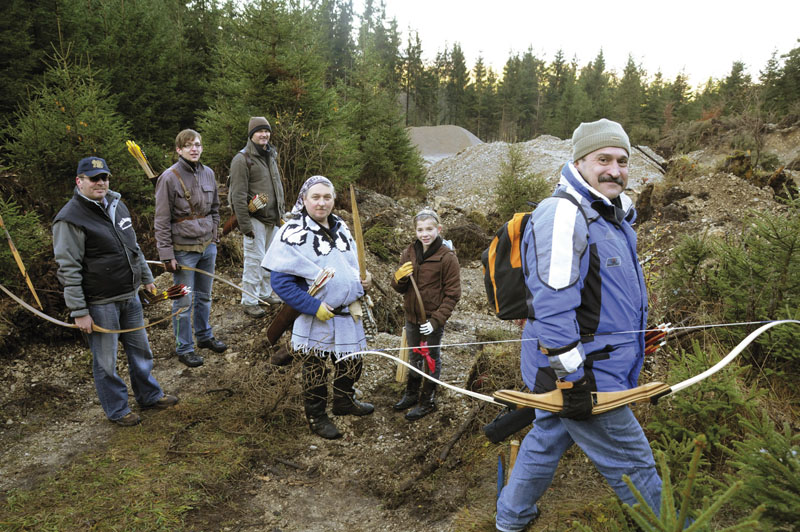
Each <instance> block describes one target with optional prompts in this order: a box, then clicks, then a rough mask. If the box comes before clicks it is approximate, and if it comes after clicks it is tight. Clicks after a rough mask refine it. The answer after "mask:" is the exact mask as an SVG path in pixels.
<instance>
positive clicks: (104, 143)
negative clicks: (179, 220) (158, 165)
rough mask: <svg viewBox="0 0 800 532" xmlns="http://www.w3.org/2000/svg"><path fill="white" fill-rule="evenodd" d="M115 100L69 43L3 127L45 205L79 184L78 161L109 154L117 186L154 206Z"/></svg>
mask: <svg viewBox="0 0 800 532" xmlns="http://www.w3.org/2000/svg"><path fill="white" fill-rule="evenodd" d="M116 103H117V102H116V100H115V98H114V97H112V96H111V95H110V91H109V89H108V88H107V87H106V86H105V85H104V84H103V83H102V82H100V81H98V79H97V77H96V71H95V70H94V69H93V68H92V67H90V65H88V64H87V63H86V62H77V61H75V60H74V58H73V57H72V54H71V53H70V51H69V49H68V47H66V46H64V47H62V48H60V49H59V51H57V52H55V53H54V55H53V58H52V59H51V60H50V63H49V68H48V70H47V71H46V72H45V75H44V78H43V81H42V83H41V85H40V86H39V87H38V88H36V89H35V90H34V91H33V93H32V95H31V97H30V99H29V100H28V102H27V103H26V104H24V105H23V106H22V107H21V108H20V110H19V112H18V113H17V117H16V120H15V124H14V125H13V126H11V127H10V128H8V129H6V130H5V131H4V136H6V137H7V138H9V139H11V141H10V142H9V143H8V145H7V149H8V152H9V157H10V159H11V163H12V164H13V165H14V167H15V168H16V169H17V171H18V172H19V174H20V176H21V177H22V178H23V179H24V181H25V183H26V186H28V187H29V189H30V191H31V193H32V195H35V196H37V197H39V198H40V199H41V203H42V205H43V206H51V207H52V208H57V206H60V205H62V204H63V203H64V201H66V199H67V198H68V197H69V196H70V195H71V193H72V190H73V188H74V186H75V181H74V179H71V178H72V177H74V176H75V169H76V168H77V166H78V161H79V160H80V159H82V158H84V157H88V156H91V155H95V156H98V157H102V158H104V159H106V161H107V162H108V165H109V167H110V168H111V172H112V174H113V176H114V177H113V186H112V188H113V189H114V190H117V191H120V192H122V193H123V195H124V196H126V201H127V202H128V204H129V205H132V206H133V207H134V209H135V210H137V211H138V214H145V213H146V210H147V209H151V208H152V200H151V198H152V188H151V187H150V184H149V182H148V181H147V179H146V178H145V176H144V174H143V173H142V172H141V171H140V170H138V167H136V168H134V167H135V166H136V163H135V161H134V159H133V158H132V157H131V156H130V155H128V154H127V153H126V148H125V140H126V139H128V138H129V131H130V130H129V128H128V125H127V124H126V123H125V121H124V120H123V118H122V117H121V116H120V115H119V114H118V113H117V112H116V111H115V107H116ZM148 189H150V190H148ZM139 207H141V208H139ZM52 214H54V212H51V213H48V216H51V215H52Z"/></svg>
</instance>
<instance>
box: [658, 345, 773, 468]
mask: <svg viewBox="0 0 800 532" xmlns="http://www.w3.org/2000/svg"><path fill="white" fill-rule="evenodd" d="M719 358H720V357H718V356H717V349H716V348H715V347H713V346H712V347H710V348H709V349H708V352H706V351H704V350H703V349H701V348H700V345H699V344H698V343H697V342H693V345H692V349H691V350H690V351H684V350H681V351H680V353H679V356H678V358H677V359H675V360H673V361H672V363H671V364H670V368H669V375H670V379H671V380H674V381H676V382H680V381H683V380H685V379H687V378H689V377H692V376H694V375H697V374H699V373H700V372H702V371H704V370H706V369H708V368H709V367H710V366H711V365H713V364H714V363H715V362H716V361H717V360H718V359H719ZM744 371H746V368H742V367H737V366H735V365H734V364H729V365H728V366H726V367H725V368H724V369H722V370H721V371H719V372H718V373H716V374H715V375H714V376H712V377H709V378H707V379H705V380H703V381H701V382H699V383H697V384H695V385H694V386H692V387H690V388H687V389H686V390H684V391H682V392H680V393H678V394H675V395H674V396H672V398H671V399H670V400H669V403H665V404H664V406H663V407H662V408H659V409H657V410H656V412H655V415H654V417H653V421H651V422H650V423H649V424H648V429H650V430H652V431H653V432H655V433H656V434H657V435H663V437H664V439H665V440H666V441H669V440H675V441H687V440H693V439H695V438H696V437H697V436H698V435H699V434H701V433H705V434H706V437H707V439H708V443H709V446H710V454H711V456H712V458H713V460H712V463H714V464H720V463H721V460H720V458H721V457H722V449H721V447H720V446H721V445H722V446H724V445H730V442H731V441H732V440H734V439H741V437H742V435H743V430H742V426H741V422H740V420H741V419H742V418H745V419H747V418H751V417H753V412H754V410H755V408H756V401H755V399H756V398H757V397H758V396H759V395H760V393H759V392H752V391H747V390H745V389H743V388H742V386H741V385H740V384H739V382H738V380H739V379H738V377H739V376H740V375H741V374H742V373H743V372H744Z"/></svg>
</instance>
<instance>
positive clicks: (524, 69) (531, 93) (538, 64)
mask: <svg viewBox="0 0 800 532" xmlns="http://www.w3.org/2000/svg"><path fill="white" fill-rule="evenodd" d="M542 68H543V62H542V61H541V60H539V59H537V58H536V56H534V55H533V50H532V49H531V48H528V51H527V52H525V53H524V54H522V58H521V60H520V64H519V76H520V85H519V109H520V113H519V116H518V117H517V130H518V131H519V132H520V138H521V139H524V140H527V139H531V138H533V137H535V136H536V135H538V134H539V131H540V129H541V124H540V119H541V106H542V94H541V89H540V78H541V73H542V72H541V71H542Z"/></svg>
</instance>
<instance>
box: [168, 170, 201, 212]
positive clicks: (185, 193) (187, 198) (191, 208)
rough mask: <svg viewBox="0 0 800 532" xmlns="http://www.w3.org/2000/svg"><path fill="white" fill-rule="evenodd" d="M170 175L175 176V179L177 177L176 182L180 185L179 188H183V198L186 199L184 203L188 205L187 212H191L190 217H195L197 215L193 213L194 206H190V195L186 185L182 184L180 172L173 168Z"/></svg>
mask: <svg viewBox="0 0 800 532" xmlns="http://www.w3.org/2000/svg"><path fill="white" fill-rule="evenodd" d="M172 173H173V174H175V177H177V178H178V181H180V183H181V187H182V188H183V197H184V198H186V203H188V204H189V211H191V213H192V216H197V214H196V213H195V212H194V205H192V193H191V191H190V190H189V189H188V188H187V187H186V183H184V182H183V178H182V177H181V174H180V172H178V170H177V169H176V168H173V169H172Z"/></svg>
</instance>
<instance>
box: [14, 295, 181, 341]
mask: <svg viewBox="0 0 800 532" xmlns="http://www.w3.org/2000/svg"><path fill="white" fill-rule="evenodd" d="M0 290H2V291H3V292H5V293H6V295H8V297H10V298H11V299H13V300H14V301H16V302H17V303H19V304H20V305H22V307H23V308H25V309H26V310H28V311H30V312H32V313H34V314H36V315H37V316H39V317H40V318H42V319H44V320H47V321H49V322H50V323H54V324H56V325H59V326H61V327H66V328H68V329H77V328H78V326H77V325H76V324H74V323H67V322H65V321H61V320H59V319H58V318H54V317H52V316H49V315H47V314H45V313H44V312H42V311H40V310H38V309H36V308H35V307H32V306H31V305H29V304H27V303H26V302H25V301H23V300H22V299H20V298H19V297H17V296H15V295H14V294H13V293H12V292H11V291H9V290H8V288H6V287H5V286H3V285H2V284H0ZM187 308H189V307H181V308H179V309H178V310H176V311H175V312H173V313H172V314H170V315H169V316H167V317H165V318H161V319H160V320H157V321H154V322H151V323H147V324H145V325H142V326H140V327H134V328H132V329H106V328H105V327H100V326H99V325H97V324H96V323H92V330H93V331H96V332H101V333H114V334H122V333H128V332H134V331H138V330H141V329H146V328H148V327H152V326H153V325H157V324H159V323H162V322H164V321H167V320H168V319H171V318H172V317H173V316H176V315H178V314H180V313H181V312H183V311H184V310H186V309H187Z"/></svg>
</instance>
